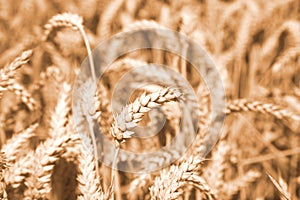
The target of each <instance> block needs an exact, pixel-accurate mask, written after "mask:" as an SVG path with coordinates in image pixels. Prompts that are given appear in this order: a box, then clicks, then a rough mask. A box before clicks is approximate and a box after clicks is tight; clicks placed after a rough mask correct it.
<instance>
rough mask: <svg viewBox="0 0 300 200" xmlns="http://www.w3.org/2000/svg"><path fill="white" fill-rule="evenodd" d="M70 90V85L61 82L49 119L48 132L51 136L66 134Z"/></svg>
mask: <svg viewBox="0 0 300 200" xmlns="http://www.w3.org/2000/svg"><path fill="white" fill-rule="evenodd" d="M71 92H72V88H71V85H70V84H69V83H66V82H63V83H62V86H61V90H60V94H59V97H58V102H57V105H56V107H55V110H54V112H53V113H52V115H51V120H50V127H51V128H50V130H49V134H50V135H51V137H52V138H59V137H62V136H63V135H66V134H67V123H68V120H69V119H68V115H69V114H70V112H71Z"/></svg>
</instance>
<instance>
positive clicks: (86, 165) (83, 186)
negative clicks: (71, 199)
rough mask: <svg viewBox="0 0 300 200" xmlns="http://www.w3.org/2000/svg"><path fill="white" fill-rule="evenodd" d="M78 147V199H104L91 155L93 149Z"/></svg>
mask: <svg viewBox="0 0 300 200" xmlns="http://www.w3.org/2000/svg"><path fill="white" fill-rule="evenodd" d="M89 149H90V151H88V150H87V149H86V147H84V146H82V145H81V147H80V154H79V155H78V162H79V164H78V173H79V174H78V177H77V180H78V190H79V192H80V195H79V196H78V199H82V200H89V199H91V200H98V199H99V200H100V199H106V198H105V196H104V193H103V191H102V188H101V185H100V177H99V176H98V174H97V171H96V166H95V163H97V162H95V159H94V156H93V154H92V150H93V148H92V147H90V148H89Z"/></svg>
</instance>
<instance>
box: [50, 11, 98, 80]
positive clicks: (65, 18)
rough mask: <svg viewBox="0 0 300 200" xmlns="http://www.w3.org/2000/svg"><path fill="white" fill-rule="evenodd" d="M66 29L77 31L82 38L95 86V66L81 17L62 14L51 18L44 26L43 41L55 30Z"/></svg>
mask: <svg viewBox="0 0 300 200" xmlns="http://www.w3.org/2000/svg"><path fill="white" fill-rule="evenodd" d="M63 27H68V28H72V29H74V30H78V31H79V32H80V34H81V36H82V38H83V41H84V44H85V46H86V50H87V53H88V59H89V64H90V69H91V74H92V78H93V81H94V83H95V84H96V80H97V79H96V73H95V66H94V60H93V56H92V50H91V47H90V43H89V41H88V37H87V35H86V33H85V31H84V27H83V19H82V17H81V16H79V15H77V14H71V13H63V14H58V15H55V16H53V17H52V18H51V19H50V20H49V21H48V23H47V24H46V25H45V29H46V30H45V39H44V40H47V39H48V37H49V36H50V34H51V32H53V31H54V30H55V29H56V28H63Z"/></svg>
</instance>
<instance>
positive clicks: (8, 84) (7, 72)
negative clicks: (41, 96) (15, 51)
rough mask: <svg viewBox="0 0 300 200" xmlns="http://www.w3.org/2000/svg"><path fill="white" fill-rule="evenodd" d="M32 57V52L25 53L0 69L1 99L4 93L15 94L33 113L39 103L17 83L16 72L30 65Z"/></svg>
mask: <svg viewBox="0 0 300 200" xmlns="http://www.w3.org/2000/svg"><path fill="white" fill-rule="evenodd" d="M31 55H32V50H27V51H23V52H22V54H21V55H20V56H19V57H17V58H16V59H15V60H14V61H12V62H11V63H10V64H8V65H7V66H5V67H4V68H3V69H0V99H1V97H2V92H3V91H7V90H9V91H12V92H14V93H15V94H16V95H17V96H18V97H19V98H20V99H21V101H22V102H23V103H24V104H25V105H26V106H27V107H28V108H29V109H30V110H31V111H32V110H35V109H36V108H37V103H36V101H35V99H34V98H33V97H32V96H31V94H30V93H29V92H28V91H27V90H26V89H25V88H24V87H23V86H22V85H20V84H19V83H18V82H17V81H16V72H17V70H18V69H20V67H21V66H22V65H24V64H26V63H28V61H29V59H30V57H31Z"/></svg>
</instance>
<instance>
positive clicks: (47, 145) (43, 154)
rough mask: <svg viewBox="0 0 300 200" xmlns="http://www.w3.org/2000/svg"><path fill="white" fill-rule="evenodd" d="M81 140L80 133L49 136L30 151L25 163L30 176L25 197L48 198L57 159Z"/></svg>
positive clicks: (26, 181) (24, 166)
mask: <svg viewBox="0 0 300 200" xmlns="http://www.w3.org/2000/svg"><path fill="white" fill-rule="evenodd" d="M79 142H80V139H79V136H78V135H71V136H69V135H68V136H63V137H60V138H56V139H52V138H49V139H48V140H46V141H45V142H44V143H41V144H40V145H39V146H38V147H37V148H36V150H35V151H34V152H33V151H31V152H29V153H28V155H27V156H26V158H25V163H23V168H26V171H27V173H29V175H30V176H29V177H26V178H25V185H26V186H27V190H26V191H25V192H24V195H25V199H39V198H42V199H43V198H46V195H47V194H49V192H50V191H51V185H50V182H51V175H52V171H53V168H54V166H55V163H56V161H58V160H59V159H60V157H61V156H62V154H63V153H65V152H66V151H67V149H68V148H74V146H75V145H77V144H78V143H79Z"/></svg>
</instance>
